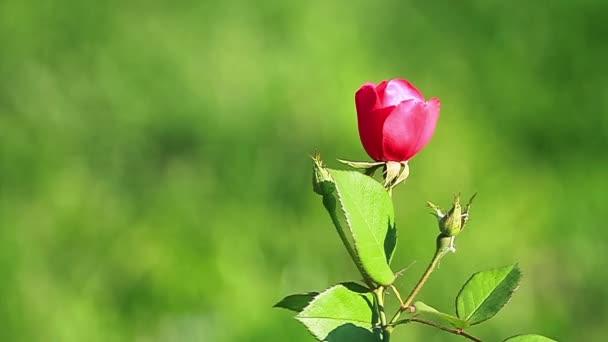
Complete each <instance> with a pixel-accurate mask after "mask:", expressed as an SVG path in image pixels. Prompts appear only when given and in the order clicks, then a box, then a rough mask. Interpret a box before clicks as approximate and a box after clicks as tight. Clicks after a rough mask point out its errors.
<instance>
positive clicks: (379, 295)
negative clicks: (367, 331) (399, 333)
mask: <svg viewBox="0 0 608 342" xmlns="http://www.w3.org/2000/svg"><path fill="white" fill-rule="evenodd" d="M374 296H376V303H378V316H379V317H380V328H381V329H382V341H383V342H389V341H390V339H391V330H390V329H387V328H388V324H387V321H386V313H385V311H384V286H380V287H378V288H377V289H375V290H374Z"/></svg>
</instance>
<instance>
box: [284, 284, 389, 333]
mask: <svg viewBox="0 0 608 342" xmlns="http://www.w3.org/2000/svg"><path fill="white" fill-rule="evenodd" d="M373 303H374V298H373V294H372V293H371V292H370V291H369V289H367V288H365V287H363V286H361V285H359V284H356V283H343V284H339V285H336V286H334V287H331V288H330V289H328V290H326V291H324V292H322V293H321V294H319V295H318V296H316V297H315V298H314V299H313V300H312V302H310V304H308V306H307V307H306V308H304V310H302V311H301V312H300V313H299V314H298V315H296V319H298V320H299V321H300V322H302V323H303V324H304V325H305V326H306V327H307V328H308V330H309V331H310V332H311V333H312V334H313V335H314V336H315V337H316V338H317V339H318V340H319V341H328V342H345V341H353V342H377V341H379V339H378V337H377V335H376V332H375V331H373V329H372V325H373V324H372V322H373V319H374V314H373V310H374V309H373V307H374V304H373Z"/></svg>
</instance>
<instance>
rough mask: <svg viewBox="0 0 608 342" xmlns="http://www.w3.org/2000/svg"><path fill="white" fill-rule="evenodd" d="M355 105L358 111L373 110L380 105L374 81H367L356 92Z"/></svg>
mask: <svg viewBox="0 0 608 342" xmlns="http://www.w3.org/2000/svg"><path fill="white" fill-rule="evenodd" d="M355 106H356V107H357V113H366V112H371V111H372V110H373V109H374V108H376V107H378V95H377V94H376V85H375V84H373V83H365V84H364V85H362V86H361V88H359V90H357V92H356V93H355Z"/></svg>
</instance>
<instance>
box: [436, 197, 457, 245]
mask: <svg viewBox="0 0 608 342" xmlns="http://www.w3.org/2000/svg"><path fill="white" fill-rule="evenodd" d="M439 230H441V233H442V234H443V235H446V236H456V235H458V234H459V233H460V231H461V230H462V206H461V205H460V194H456V195H455V196H454V204H453V205H452V209H450V211H448V213H447V214H446V215H445V216H444V217H443V219H441V220H440V221H439Z"/></svg>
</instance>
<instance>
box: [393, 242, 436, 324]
mask: <svg viewBox="0 0 608 342" xmlns="http://www.w3.org/2000/svg"><path fill="white" fill-rule="evenodd" d="M442 239H445V238H444V237H442V236H439V237H438V238H437V249H436V250H435V255H434V256H433V259H432V260H431V262H430V264H429V266H428V267H427V268H426V271H425V272H424V274H423V275H422V278H420V280H419V281H418V284H416V287H414V289H413V290H412V292H411V293H410V295H409V296H408V297H407V298H406V299H405V301H404V302H403V303H402V304H401V306H400V307H399V310H398V311H397V312H396V313H395V315H394V316H393V318H392V319H391V322H390V323H391V324H392V323H395V322H396V321H397V319H399V316H401V313H402V312H403V311H405V310H407V309H408V308H409V307H410V305H411V304H412V302H413V301H414V299H415V298H416V296H417V295H418V293H419V292H420V290H422V287H423V286H424V284H425V283H426V282H427V280H429V277H430V276H431V273H433V271H434V270H435V268H437V265H438V264H439V260H441V258H443V256H444V255H445V254H446V248H445V246H444V244H445V243H444V241H442Z"/></svg>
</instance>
